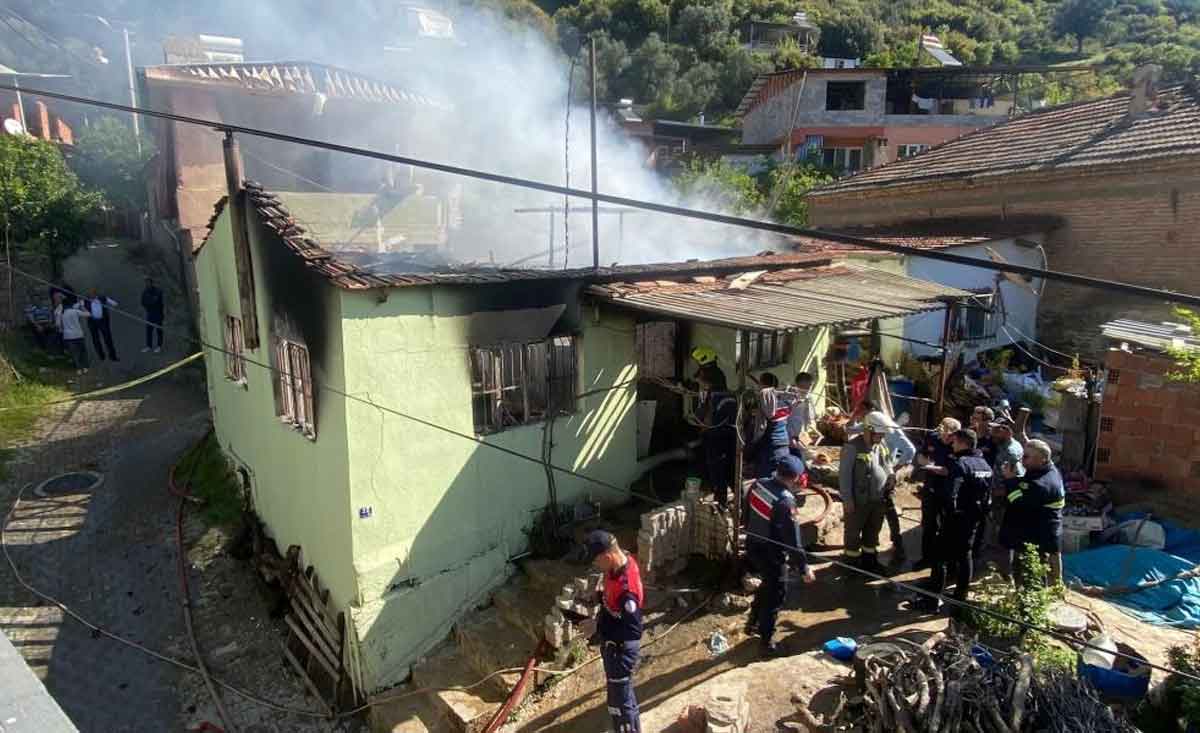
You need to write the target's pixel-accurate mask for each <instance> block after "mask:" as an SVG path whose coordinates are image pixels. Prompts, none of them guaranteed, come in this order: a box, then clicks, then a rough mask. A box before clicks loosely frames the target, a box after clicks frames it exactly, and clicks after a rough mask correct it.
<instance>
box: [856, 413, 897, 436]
mask: <svg viewBox="0 0 1200 733" xmlns="http://www.w3.org/2000/svg"><path fill="white" fill-rule="evenodd" d="M863 427H865V428H866V429H868V430H871V431H873V432H876V433H886V432H888V431H889V430H895V429H896V423H895V422H894V421H893V420H892V418H890V417H888V416H887V414H886V413H883V412H880V411H878V410H876V411H875V412H868V413H867V415H866V417H864V418H863Z"/></svg>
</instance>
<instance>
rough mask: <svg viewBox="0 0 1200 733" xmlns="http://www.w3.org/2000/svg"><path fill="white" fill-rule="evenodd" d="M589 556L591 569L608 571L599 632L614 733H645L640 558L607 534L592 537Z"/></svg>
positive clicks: (601, 533) (589, 538)
mask: <svg viewBox="0 0 1200 733" xmlns="http://www.w3.org/2000/svg"><path fill="white" fill-rule="evenodd" d="M587 554H588V558H589V559H590V560H591V563H592V565H594V566H596V567H597V568H599V569H600V570H603V571H604V587H603V590H602V591H601V605H600V613H599V616H598V618H597V619H596V631H598V632H599V634H600V656H601V659H602V660H603V662H604V677H605V679H606V680H607V689H608V713H609V715H611V716H612V721H613V730H614V732H615V733H641V730H642V721H641V713H640V712H639V710H638V703H637V698H636V697H635V696H634V694H633V671H634V669H635V668H636V667H637V664H638V659H639V658H640V656H641V642H642V600H643V598H644V595H643V592H642V574H641V570H640V569H639V568H638V564H637V560H635V559H634V557H633V556H632V555H630V554H628V553H626V552H624V551H622V550H621V546H620V545H619V544H618V543H617V538H616V537H614V536H612V535H611V534H610V533H608V532H605V531H603V530H596V531H594V532H592V533H591V534H589V535H588V537H587ZM585 634H588V631H587V630H585ZM588 635H590V634H588Z"/></svg>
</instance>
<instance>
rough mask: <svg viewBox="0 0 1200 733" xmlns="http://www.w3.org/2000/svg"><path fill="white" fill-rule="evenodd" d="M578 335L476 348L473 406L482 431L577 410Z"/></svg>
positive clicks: (472, 353)
mask: <svg viewBox="0 0 1200 733" xmlns="http://www.w3.org/2000/svg"><path fill="white" fill-rule="evenodd" d="M576 342H577V339H576V337H574V336H555V337H552V338H549V339H546V340H544V341H534V342H530V343H519V342H510V343H503V344H498V345H495V346H484V347H472V348H471V350H470V366H471V410H472V413H473V415H474V422H475V432H476V433H478V434H481V435H484V434H488V433H496V432H500V431H501V430H505V429H506V428H511V427H516V426H519V425H528V424H530V423H535V422H539V421H541V420H545V419H546V418H547V417H550V416H557V415H566V414H570V413H572V412H574V411H575V409H576V398H575V392H576V373H577V367H576V365H577V363H578V362H577V353H576Z"/></svg>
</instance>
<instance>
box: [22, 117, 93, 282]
mask: <svg viewBox="0 0 1200 733" xmlns="http://www.w3.org/2000/svg"><path fill="white" fill-rule="evenodd" d="M102 203H103V197H102V196H101V195H100V194H99V193H97V192H93V191H88V190H86V189H85V188H83V186H82V185H80V183H79V179H78V178H77V177H76V176H75V174H74V173H72V172H71V170H70V168H68V167H67V164H66V161H64V160H63V157H62V153H60V152H59V150H58V148H57V147H56V146H55V145H54V144H53V143H49V142H46V141H42V140H35V139H33V138H27V137H18V136H14V135H2V136H0V227H2V228H3V230H4V232H3V234H4V236H5V237H6V238H8V239H11V241H14V242H20V243H23V244H22V245H21V246H22V247H25V248H28V249H31V250H40V251H41V253H42V254H44V255H45V256H46V257H47V259H48V261H49V263H50V267H51V270H52V271H53V273H54V276H55V277H58V276H61V274H62V262H63V260H65V259H66V258H67V256H68V255H70V254H71V253H72V252H74V251H75V250H76V249H78V248H79V247H80V246H81V245H82V244H83V243H84V241H85V240H86V238H87V230H88V221H89V217H90V216H91V215H92V214H93V213H95V211H96V210H97V209H98V208H99V207H100V205H101V204H102Z"/></svg>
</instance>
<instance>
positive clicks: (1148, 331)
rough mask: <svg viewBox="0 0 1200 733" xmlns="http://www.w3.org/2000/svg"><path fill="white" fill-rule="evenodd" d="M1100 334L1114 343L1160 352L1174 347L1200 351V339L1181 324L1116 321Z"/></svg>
mask: <svg viewBox="0 0 1200 733" xmlns="http://www.w3.org/2000/svg"><path fill="white" fill-rule="evenodd" d="M1100 333H1102V334H1104V336H1105V338H1110V339H1112V340H1113V341H1125V342H1128V343H1130V344H1134V345H1137V346H1141V347H1144V348H1148V349H1156V350H1158V351H1166V350H1167V349H1169V348H1172V347H1189V348H1192V349H1200V337H1197V335H1196V334H1194V333H1192V331H1191V329H1190V328H1188V327H1187V326H1185V325H1183V324H1181V323H1145V322H1143V321H1129V320H1124V319H1120V320H1116V321H1109V322H1108V323H1105V324H1104V325H1103V326H1101V327H1100Z"/></svg>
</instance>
